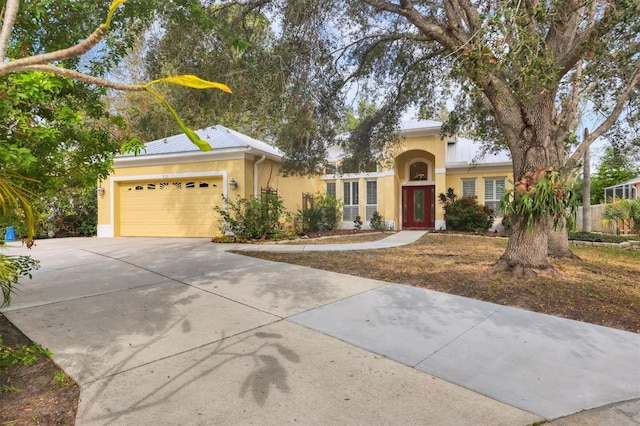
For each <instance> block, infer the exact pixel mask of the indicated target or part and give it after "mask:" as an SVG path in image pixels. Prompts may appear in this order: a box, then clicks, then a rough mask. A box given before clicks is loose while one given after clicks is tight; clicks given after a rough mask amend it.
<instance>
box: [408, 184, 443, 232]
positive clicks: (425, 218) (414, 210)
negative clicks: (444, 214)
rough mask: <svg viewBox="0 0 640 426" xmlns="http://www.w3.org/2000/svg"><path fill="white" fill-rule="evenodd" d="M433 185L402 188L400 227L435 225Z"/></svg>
mask: <svg viewBox="0 0 640 426" xmlns="http://www.w3.org/2000/svg"><path fill="white" fill-rule="evenodd" d="M435 195H436V187H435V185H424V186H405V187H403V188H402V228H403V229H407V228H415V229H424V228H433V227H435V226H436V196H435Z"/></svg>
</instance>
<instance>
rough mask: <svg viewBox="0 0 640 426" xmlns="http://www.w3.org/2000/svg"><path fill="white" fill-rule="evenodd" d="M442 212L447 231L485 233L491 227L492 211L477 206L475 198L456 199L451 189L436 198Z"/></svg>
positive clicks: (485, 207)
mask: <svg viewBox="0 0 640 426" xmlns="http://www.w3.org/2000/svg"><path fill="white" fill-rule="evenodd" d="M438 198H439V199H440V203H441V204H442V208H443V210H444V220H445V222H446V223H447V230H451V231H465V232H473V231H475V232H487V231H488V230H489V229H490V228H491V226H493V218H494V216H493V214H494V212H493V210H491V209H490V208H488V207H487V206H481V205H479V204H478V201H477V199H476V197H462V198H458V196H457V195H456V193H455V192H454V190H453V188H449V189H447V192H446V193H441V194H440V195H439V197H438Z"/></svg>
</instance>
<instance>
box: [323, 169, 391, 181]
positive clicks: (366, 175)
mask: <svg viewBox="0 0 640 426" xmlns="http://www.w3.org/2000/svg"><path fill="white" fill-rule="evenodd" d="M395 175H396V173H395V172H394V171H393V170H391V171H387V172H369V173H345V174H338V173H334V174H330V175H322V176H320V179H322V180H337V179H341V180H350V179H368V178H381V177H385V176H395Z"/></svg>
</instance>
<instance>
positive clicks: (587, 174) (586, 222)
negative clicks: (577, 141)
mask: <svg viewBox="0 0 640 426" xmlns="http://www.w3.org/2000/svg"><path fill="white" fill-rule="evenodd" d="M588 134H589V132H588V131H587V129H585V131H584V135H585V137H587V136H588ZM589 151H590V150H589V148H587V150H586V151H585V152H584V161H583V163H584V164H583V165H582V167H583V175H582V232H591V154H590V152H589Z"/></svg>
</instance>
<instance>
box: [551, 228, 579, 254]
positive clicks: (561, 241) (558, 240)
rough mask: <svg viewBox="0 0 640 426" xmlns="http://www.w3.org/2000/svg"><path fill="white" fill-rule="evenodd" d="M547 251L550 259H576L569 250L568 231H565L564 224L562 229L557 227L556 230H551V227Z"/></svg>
mask: <svg viewBox="0 0 640 426" xmlns="http://www.w3.org/2000/svg"><path fill="white" fill-rule="evenodd" d="M548 250H549V256H550V257H555V258H561V257H568V258H574V257H576V255H575V254H573V252H572V251H571V249H570V248H569V230H568V229H567V226H566V223H565V224H563V226H562V227H560V225H558V227H557V228H556V229H553V226H552V227H551V230H550V231H549V241H548Z"/></svg>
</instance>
